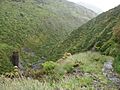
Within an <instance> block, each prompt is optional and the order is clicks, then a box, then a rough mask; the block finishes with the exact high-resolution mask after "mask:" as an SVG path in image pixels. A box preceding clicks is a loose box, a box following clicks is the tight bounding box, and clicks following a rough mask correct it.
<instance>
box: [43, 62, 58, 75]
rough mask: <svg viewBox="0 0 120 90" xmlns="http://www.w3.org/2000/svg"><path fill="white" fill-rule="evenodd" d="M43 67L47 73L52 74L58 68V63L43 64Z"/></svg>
mask: <svg viewBox="0 0 120 90" xmlns="http://www.w3.org/2000/svg"><path fill="white" fill-rule="evenodd" d="M42 66H43V69H44V70H45V72H46V73H51V72H52V71H53V69H54V68H55V67H56V66H57V63H55V62H53V61H47V62H45V63H43V64H42Z"/></svg>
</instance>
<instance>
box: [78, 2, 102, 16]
mask: <svg viewBox="0 0 120 90" xmlns="http://www.w3.org/2000/svg"><path fill="white" fill-rule="evenodd" d="M77 4H79V5H82V6H84V7H86V8H88V9H91V10H93V11H94V12H96V13H97V14H101V13H102V12H103V11H102V10H101V9H99V8H98V7H96V6H94V5H90V4H87V3H83V2H78V3H77Z"/></svg>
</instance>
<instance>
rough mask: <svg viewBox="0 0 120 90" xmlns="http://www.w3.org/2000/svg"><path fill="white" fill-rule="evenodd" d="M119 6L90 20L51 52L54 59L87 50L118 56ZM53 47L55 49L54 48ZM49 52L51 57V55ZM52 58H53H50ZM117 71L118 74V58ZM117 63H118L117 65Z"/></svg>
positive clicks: (119, 68) (119, 48)
mask: <svg viewBox="0 0 120 90" xmlns="http://www.w3.org/2000/svg"><path fill="white" fill-rule="evenodd" d="M119 46H120V6H118V7H116V8H114V9H112V10H109V11H107V12H105V13H102V14H101V15H99V16H98V17H96V18H94V19H92V20H90V21H89V22H88V23H86V24H84V25H82V26H81V27H80V28H78V29H77V30H74V31H73V32H72V33H71V34H70V35H69V37H68V38H67V39H66V40H65V41H64V42H62V43H61V44H59V45H57V46H56V47H57V49H55V50H53V53H54V55H55V56H54V58H59V57H61V56H62V54H64V52H71V53H73V54H74V53H77V52H82V51H87V50H93V51H101V52H103V54H106V55H112V56H115V57H116V56H118V54H119V53H120V52H119V51H120V47H119ZM56 47H55V48H56ZM53 53H52V52H51V55H52V54H53ZM52 58H53V57H52ZM118 59H119V60H118V61H117V65H116V64H115V66H117V70H118V71H119V72H120V58H119V57H118ZM118 62H119V63H118Z"/></svg>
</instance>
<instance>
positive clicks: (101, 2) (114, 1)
mask: <svg viewBox="0 0 120 90" xmlns="http://www.w3.org/2000/svg"><path fill="white" fill-rule="evenodd" d="M68 1H72V2H75V3H78V2H83V3H87V4H90V5H93V6H96V7H98V8H99V9H101V10H103V11H107V10H109V9H112V8H114V7H116V6H118V5H119V4H120V0H68Z"/></svg>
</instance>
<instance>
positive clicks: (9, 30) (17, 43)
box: [0, 0, 96, 71]
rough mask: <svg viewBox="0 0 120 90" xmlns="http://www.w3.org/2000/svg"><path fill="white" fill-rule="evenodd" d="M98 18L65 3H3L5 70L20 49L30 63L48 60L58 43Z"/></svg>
mask: <svg viewBox="0 0 120 90" xmlns="http://www.w3.org/2000/svg"><path fill="white" fill-rule="evenodd" d="M95 16H96V14H95V13H94V12H93V11H90V10H88V9H86V8H84V7H82V6H79V5H76V4H74V3H71V2H68V1H65V0H0V63H1V65H0V66H1V68H2V69H3V70H4V69H6V68H7V66H6V67H5V68H3V65H2V64H3V63H4V64H5V63H6V62H8V61H9V60H8V57H9V55H10V54H11V53H12V51H13V50H16V49H17V50H18V51H20V52H23V51H24V54H23V53H22V54H21V59H22V60H24V61H26V62H28V61H31V62H33V61H35V60H38V58H39V57H38V56H46V53H48V51H50V49H51V48H52V47H53V46H54V45H55V44H56V43H58V42H59V41H62V40H64V39H65V38H66V37H67V36H68V35H69V33H70V32H71V31H72V30H74V29H76V28H78V26H80V25H82V24H83V23H85V22H87V21H88V20H90V19H91V18H93V17H95ZM29 58H30V59H31V60H30V59H29ZM6 60H7V61H6ZM8 65H9V64H8ZM8 68H9V67H8ZM1 71H2V70H1Z"/></svg>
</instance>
